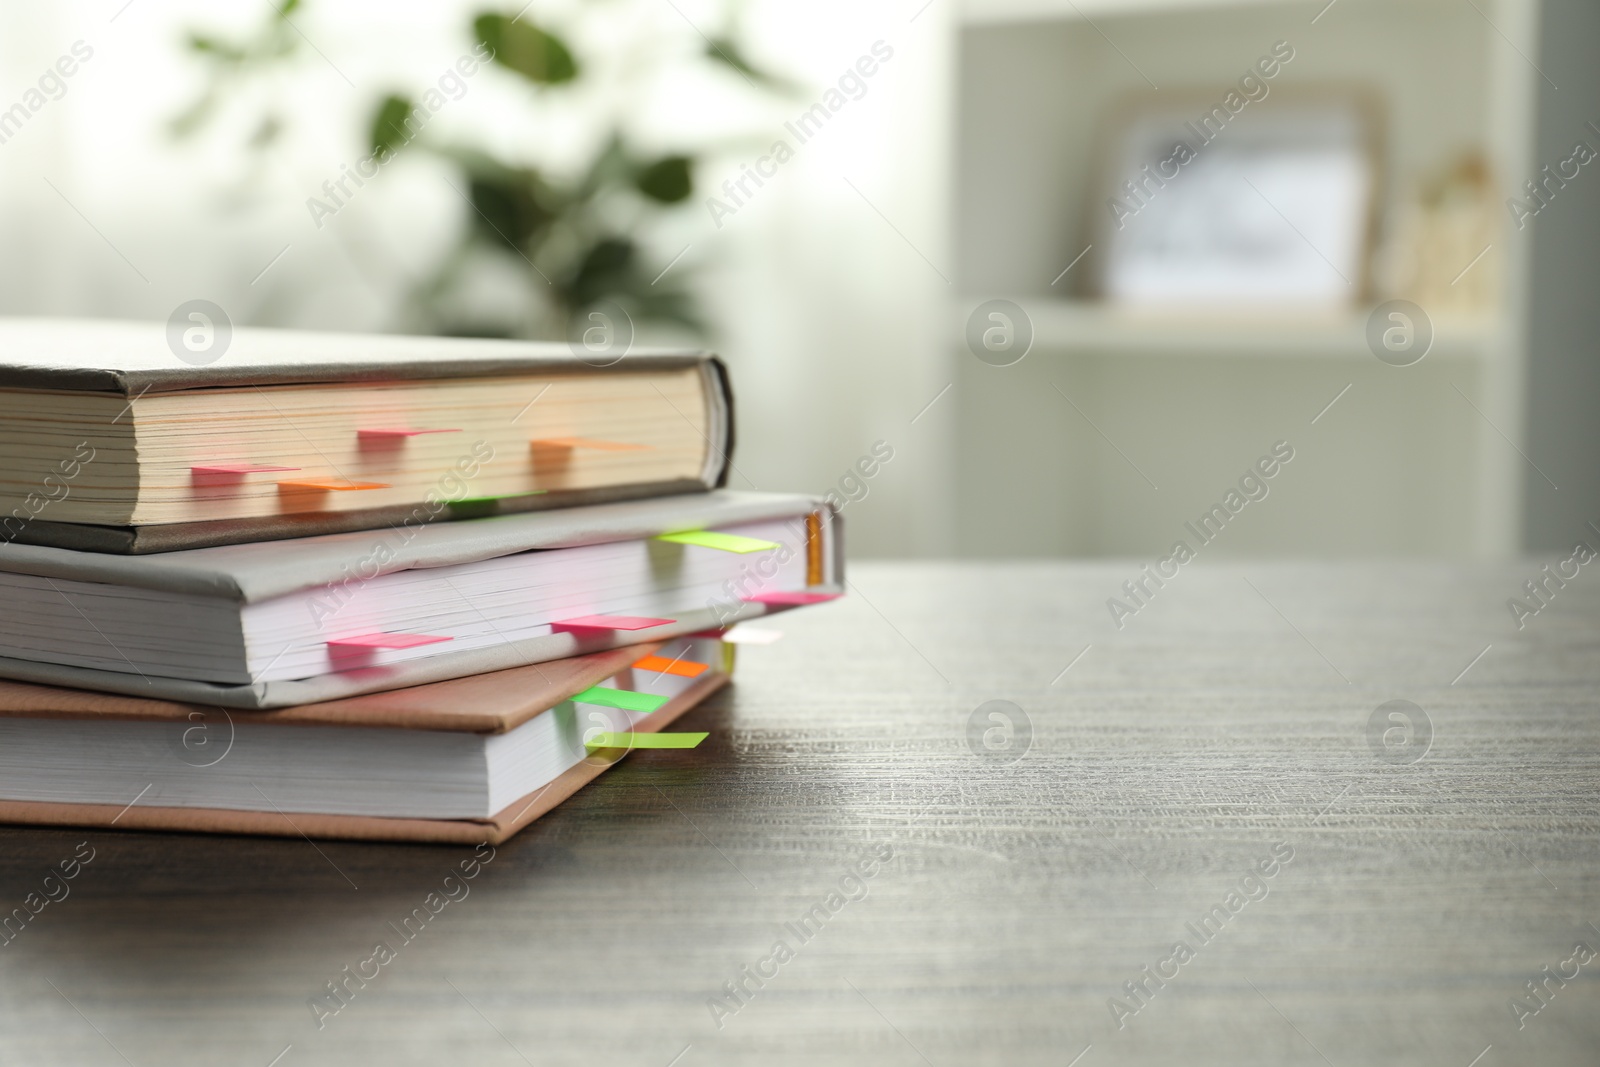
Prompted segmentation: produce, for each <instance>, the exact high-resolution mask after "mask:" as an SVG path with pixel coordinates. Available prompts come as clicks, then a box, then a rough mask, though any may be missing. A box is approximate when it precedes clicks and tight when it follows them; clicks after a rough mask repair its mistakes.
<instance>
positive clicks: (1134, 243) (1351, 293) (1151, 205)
mask: <svg viewBox="0 0 1600 1067" xmlns="http://www.w3.org/2000/svg"><path fill="white" fill-rule="evenodd" d="M1256 84H1258V85H1262V84H1264V83H1261V82H1257V83H1256ZM1382 126H1383V123H1382V111H1381V109H1380V107H1379V106H1378V104H1377V102H1376V101H1375V99H1374V98H1373V97H1372V96H1371V95H1370V94H1369V93H1367V92H1366V91H1364V90H1362V89H1360V88H1359V87H1353V86H1324V87H1295V88H1293V89H1290V88H1286V87H1283V86H1278V85H1272V86H1271V87H1270V91H1265V92H1262V94H1261V96H1260V98H1259V99H1249V98H1247V97H1245V96H1244V95H1242V94H1241V93H1240V92H1239V89H1238V87H1235V86H1219V87H1217V88H1214V89H1191V90H1185V91H1181V92H1177V93H1170V92H1169V93H1162V94H1160V95H1159V96H1158V95H1155V94H1142V95H1140V96H1138V97H1132V98H1128V99H1126V100H1124V101H1123V103H1122V104H1121V106H1119V107H1118V108H1116V109H1114V110H1113V112H1112V113H1111V114H1110V115H1109V116H1108V118H1107V121H1106V123H1105V125H1104V130H1103V135H1102V138H1101V143H1102V149H1101V151H1100V154H1099V155H1100V158H1099V168H1100V178H1099V180H1098V182H1097V183H1095V189H1096V195H1095V196H1094V198H1093V200H1092V202H1091V203H1090V204H1089V205H1088V213H1089V226H1088V229H1087V232H1089V233H1091V234H1092V235H1093V241H1094V245H1095V252H1096V255H1095V256H1094V260H1093V266H1092V268H1091V270H1090V272H1089V277H1090V278H1091V283H1090V288H1091V292H1092V295H1094V296H1097V297H1099V298H1100V299H1102V300H1104V301H1105V302H1107V303H1108V304H1111V305H1113V306H1117V307H1124V308H1136V309H1143V310H1155V309H1172V310H1184V311H1221V312H1236V311H1248V310H1269V311H1270V310H1310V309H1327V310H1336V309H1347V308H1349V307H1352V306H1356V305H1359V304H1360V303H1362V302H1364V301H1366V300H1367V299H1368V298H1369V297H1370V295H1371V289H1372V278H1371V275H1372V258H1373V250H1374V247H1375V245H1376V231H1377V217H1378V204H1379V202H1380V199H1381V195H1382V181H1383V169H1384V168H1383V158H1382V150H1381V145H1382V134H1381V131H1382Z"/></svg>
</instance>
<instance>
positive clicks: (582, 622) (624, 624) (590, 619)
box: [550, 615, 678, 633]
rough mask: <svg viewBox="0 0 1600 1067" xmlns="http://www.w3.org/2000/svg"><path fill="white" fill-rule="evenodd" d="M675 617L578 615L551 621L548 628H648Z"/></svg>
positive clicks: (557, 630)
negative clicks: (573, 617) (574, 617)
mask: <svg viewBox="0 0 1600 1067" xmlns="http://www.w3.org/2000/svg"><path fill="white" fill-rule="evenodd" d="M677 621H678V620H677V619H651V618H648V617H645V616H641V615H580V616H578V617H577V618H576V619H562V620H561V621H560V622H553V623H551V624H550V628H551V629H552V630H554V631H555V632H556V633H565V632H567V631H569V630H577V631H582V630H648V629H650V628H651V627H652V626H667V625H669V624H671V623H674V622H677Z"/></svg>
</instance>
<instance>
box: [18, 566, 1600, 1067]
mask: <svg viewBox="0 0 1600 1067" xmlns="http://www.w3.org/2000/svg"><path fill="white" fill-rule="evenodd" d="M1588 570H1589V568H1584V571H1583V573H1581V575H1580V576H1579V577H1578V578H1577V579H1575V580H1573V581H1572V582H1570V583H1568V584H1567V586H1566V587H1565V588H1564V589H1561V590H1560V591H1558V593H1557V594H1556V595H1555V596H1554V597H1553V598H1552V599H1551V600H1550V602H1549V604H1548V606H1546V607H1543V608H1542V609H1541V610H1540V612H1539V613H1538V614H1537V615H1535V616H1532V617H1527V618H1524V619H1523V620H1522V623H1523V627H1522V628H1521V629H1519V628H1518V625H1517V620H1516V619H1515V618H1514V617H1513V616H1512V614H1511V612H1510V611H1509V610H1508V608H1507V606H1506V601H1507V599H1508V598H1509V597H1511V596H1514V595H1516V594H1517V593H1518V592H1519V589H1520V587H1521V585H1522V583H1523V582H1524V581H1526V580H1527V579H1529V578H1531V577H1534V576H1535V574H1536V572H1537V568H1536V567H1535V565H1533V564H1531V563H1509V564H1505V565H1494V566H1476V565H1471V566H1469V565H1449V564H1440V563H1403V562H1397V563H1392V564H1383V565H1375V564H1352V565H1331V564H1330V565H1322V564H1319V565H1296V564H1261V565H1250V566H1237V567H1235V566H1224V565H1211V566H1206V565H1202V564H1196V565H1193V566H1192V567H1191V568H1189V569H1186V570H1184V571H1183V572H1181V573H1180V575H1179V576H1178V577H1177V578H1176V579H1174V580H1173V581H1171V582H1169V583H1168V584H1167V586H1166V587H1165V588H1163V589H1160V590H1159V591H1156V592H1155V594H1154V596H1152V597H1151V598H1150V600H1149V601H1148V603H1147V604H1146V605H1145V606H1144V607H1143V608H1142V609H1141V610H1140V611H1138V612H1137V613H1136V614H1135V615H1133V616H1131V617H1129V618H1126V619H1124V620H1123V622H1124V626H1123V628H1122V629H1120V630H1118V629H1117V628H1116V627H1115V626H1114V625H1113V623H1112V620H1111V616H1110V613H1109V611H1108V609H1107V607H1106V600H1107V598H1108V597H1112V596H1116V595H1118V594H1119V590H1120V586H1121V584H1122V582H1123V581H1125V580H1127V579H1129V578H1133V577H1136V576H1137V568H1136V567H1135V565H1133V564H1116V563H1096V564H1092V565H1088V564H1066V563H1041V564H1017V565H960V564H873V565H860V566H857V567H855V568H854V569H853V571H852V575H851V585H852V594H853V595H852V596H850V597H849V598H847V599H845V600H843V601H840V602H837V603H834V604H830V605H826V606H822V607H817V608H811V609H806V610H803V611H797V612H793V613H790V614H787V615H785V616H783V617H782V618H781V620H778V621H776V622H775V623H774V624H773V625H776V626H779V627H781V628H782V629H783V630H784V631H785V637H784V639H783V640H782V641H781V642H779V643H778V644H775V645H771V646H766V647H755V646H746V647H745V648H744V649H743V650H742V652H741V662H740V664H739V675H738V681H737V682H736V684H735V686H734V687H733V689H731V690H729V691H727V692H725V693H724V694H722V695H719V696H718V697H717V698H715V699H714V700H713V701H712V702H711V703H709V704H708V705H707V706H706V707H704V708H702V709H699V710H697V711H696V712H694V713H692V714H691V715H690V716H688V717H686V718H685V719H684V720H682V723H681V725H682V726H683V727H684V728H686V729H701V730H709V731H711V732H712V737H711V739H710V740H709V741H708V742H707V743H706V744H705V745H703V746H702V747H701V748H700V749H698V750H696V751H693V752H642V753H635V754H633V755H631V756H629V757H628V758H627V759H626V760H625V761H624V762H623V763H622V764H621V765H619V766H618V767H617V768H615V769H614V770H612V771H611V772H609V773H608V774H606V775H604V776H602V777H601V778H600V779H599V780H598V781H597V782H595V783H594V784H593V785H591V786H589V787H588V788H586V789H585V790H583V791H582V792H581V793H579V794H578V795H577V796H575V797H574V798H573V799H572V800H571V801H569V802H568V803H567V804H566V805H564V806H563V807H562V808H560V809H558V810H557V811H555V812H554V813H552V814H551V815H549V816H548V817H546V818H545V819H543V820H542V821H540V822H539V823H536V824H535V825H534V826H532V827H531V828H530V829H529V830H527V831H526V832H524V833H523V834H522V835H521V836H520V837H518V838H517V839H515V840H514V841H512V842H510V843H509V844H507V845H504V846H502V847H501V848H500V849H499V850H498V852H497V853H496V854H495V855H494V857H493V859H492V861H491V862H489V863H488V865H487V866H485V867H483V868H482V870H481V873H479V875H478V877H477V878H475V879H474V880H473V881H471V882H470V883H468V886H469V889H470V891H469V893H468V895H467V896H465V897H464V898H462V899H459V900H457V901H454V902H452V903H449V904H447V905H445V906H443V907H442V909H440V910H439V911H438V914H437V915H436V916H434V917H432V918H431V921H430V922H429V923H427V925H426V926H425V927H423V928H422V932H421V933H419V934H417V935H416V936H415V938H414V940H411V941H409V942H404V941H402V940H401V939H400V938H399V937H397V936H396V935H395V934H394V932H393V930H392V928H391V926H390V925H389V924H391V923H394V924H399V923H400V922H401V920H403V919H404V918H405V917H406V916H407V915H409V914H411V913H412V911H413V909H416V908H418V907H423V906H424V905H425V902H426V901H427V900H428V897H429V894H430V893H433V892H435V891H436V890H439V889H441V888H442V886H443V885H444V878H445V876H446V875H447V874H449V873H450V872H451V871H452V870H455V869H456V868H457V866H458V865H459V863H460V861H461V860H463V859H466V858H469V857H470V856H471V855H472V851H471V850H470V849H465V848H458V847H431V846H426V847H425V846H390V845H384V846H379V845H363V844H354V843H339V842H325V843H321V844H319V845H317V846H313V845H311V844H310V843H308V842H306V841H299V840H254V839H246V838H228V837H198V836H181V835H170V836H168V835H156V834H141V833H122V834H119V833H108V832H101V831H95V832H92V833H91V832H78V833H73V832H69V831H59V832H58V831H46V830H32V829H0V835H3V845H4V847H3V850H0V908H3V909H4V910H9V909H10V908H11V907H13V906H19V905H20V904H21V903H22V900H23V898H24V897H25V896H26V895H27V894H28V893H30V892H34V891H36V890H38V889H39V887H40V886H41V883H42V881H43V879H44V878H45V876H46V875H47V874H48V873H49V869H50V867H51V866H52V865H53V864H56V863H58V862H59V861H61V860H63V859H66V858H68V857H69V856H70V855H71V854H72V852H73V850H74V847H75V846H76V845H77V843H78V842H80V841H84V840H86V839H87V840H88V841H89V842H90V846H89V847H92V848H93V850H94V858H93V860H92V862H91V863H90V864H88V865H87V866H85V867H84V868H83V869H82V870H81V871H80V873H79V875H78V877H77V878H76V879H75V880H74V881H73V882H71V883H70V887H71V895H70V896H69V897H67V898H66V899H63V900H60V901H59V902H56V903H52V904H50V905H48V906H47V907H46V908H45V910H43V911H42V912H41V913H40V914H39V915H38V917H37V918H36V919H35V920H34V921H33V922H31V923H30V924H29V925H28V926H27V927H26V928H25V929H24V930H23V932H22V934H21V935H20V936H18V937H17V938H16V939H15V940H13V941H12V942H11V943H10V944H9V945H7V946H6V947H4V948H0V1063H6V1064H11V1063H29V1064H33V1063H40V1064H43V1063H51V1064H69V1063H70V1064H77V1063H82V1064H107V1065H110V1064H118V1063H124V1062H126V1063H130V1064H137V1065H140V1067H143V1065H146V1064H150V1065H154V1064H189V1063H195V1064H199V1063H206V1064H222V1063H227V1064H243V1065H256V1067H267V1065H268V1064H271V1063H279V1064H281V1065H283V1067H295V1065H299V1064H334V1063H385V1064H440V1063H462V1062H472V1063H483V1064H501V1063H503V1064H517V1063H529V1064H539V1065H541V1067H543V1065H547V1064H549V1065H555V1064H585V1065H592V1064H627V1065H638V1067H668V1065H669V1064H670V1065H674V1067H698V1065H701V1064H734V1063H751V1062H761V1063H763V1064H791V1063H792V1064H814V1063H833V1064H852V1063H862V1064H868V1063H870V1064H906V1065H914V1064H931V1065H938V1067H945V1065H951V1067H954V1065H958V1064H959V1065H971V1064H1005V1065H1021V1064H1052V1065H1060V1067H1066V1065H1068V1064H1075V1065H1078V1067H1102V1065H1108V1064H1147V1063H1148V1064H1157V1063H1161V1064H1172V1063H1181V1064H1212V1063H1215V1064H1227V1065H1230V1067H1238V1065H1243V1064H1263V1065H1267V1064H1270V1065H1274V1067H1280V1065H1285V1064H1322V1063H1327V1064H1331V1065H1337V1067H1347V1065H1360V1064H1385V1065H1404V1064H1417V1065H1424V1064H1426V1065H1429V1067H1469V1065H1477V1067H1503V1065H1506V1064H1542V1065H1550V1064H1567V1063H1571V1064H1585V1065H1592V1064H1594V1063H1596V1062H1597V1061H1600V995H1597V990H1600V982H1597V981H1596V977H1597V975H1600V958H1597V959H1594V960H1591V961H1589V962H1588V963H1587V964H1586V965H1585V964H1583V963H1582V962H1580V961H1581V960H1582V959H1583V953H1581V952H1580V953H1578V954H1577V955H1576V956H1575V955H1574V950H1575V946H1576V945H1577V944H1578V943H1580V942H1582V943H1583V944H1584V945H1585V946H1587V947H1592V948H1594V949H1600V928H1597V924H1600V895H1597V886H1600V863H1597V859H1600V838H1597V831H1600V812H1597V797H1600V790H1597V786H1600V716H1597V714H1596V712H1597V708H1600V576H1596V575H1592V574H1590V573H1588ZM1485 650H1487V651H1485ZM1393 700H1402V701H1410V702H1411V704H1409V705H1405V704H1402V705H1392V706H1390V707H1388V708H1386V709H1384V710H1383V711H1381V712H1379V711H1378V710H1377V709H1379V707H1380V706H1381V705H1385V704H1387V702H1389V701H1393ZM991 701H1002V702H1007V703H1001V704H990V702H991ZM1375 715H1376V720H1377V721H1376V723H1375V724H1374V718H1375ZM996 716H998V717H996ZM1407 716H1409V719H1408V718H1407ZM1408 722H1409V724H1410V726H1409V729H1408V726H1407V724H1408ZM881 857H886V858H881ZM1286 857H1287V859H1285V858H1286ZM1263 871H1270V872H1271V874H1270V876H1268V875H1267V874H1265V873H1263ZM863 872H864V873H863ZM434 899H435V900H437V899H438V898H434ZM436 907H437V905H436ZM425 911H426V909H425ZM808 915H810V916H812V917H811V918H810V919H807V918H806V917H807V916H808ZM802 920H804V921H806V922H807V923H808V924H809V925H808V926H804V927H802V926H800V925H799V924H800V923H801V922H802ZM385 940H386V941H387V942H390V943H398V944H399V948H398V950H397V951H395V952H394V957H393V958H392V959H391V960H389V961H388V962H387V963H386V964H384V965H383V966H381V967H379V968H378V972H379V973H378V975H377V977H375V978H373V979H372V980H371V981H369V982H367V983H366V984H365V986H364V987H358V986H357V985H356V983H355V982H354V981H352V982H351V983H350V985H349V988H350V989H352V992H351V993H350V994H348V1003H347V1004H346V1005H345V1006H344V1007H343V1008H342V1009H341V1010H340V1011H339V1012H338V1013H337V1014H327V1015H324V1016H323V1017H322V1018H321V1020H320V1021H321V1024H322V1025H321V1027H320V1028H319V1026H318V1019H317V1013H316V1012H315V1011H314V1010H313V1009H312V1008H311V1007H310V1006H309V1001H310V1000H311V999H312V998H313V997H315V995H316V994H317V993H319V992H321V991H324V990H325V987H326V983H327V982H329V981H330V980H333V979H336V978H338V977H340V976H341V974H342V969H343V968H345V967H347V966H349V967H351V968H357V967H359V966H362V965H363V961H365V960H367V959H368V958H369V957H371V956H372V955H373V949H374V946H375V945H376V943H377V942H379V941H385ZM780 941H781V942H783V947H782V949H781V950H779V949H778V947H777V943H778V942H780ZM1179 942H1181V943H1182V946H1183V947H1182V950H1181V951H1178V952H1175V951H1174V950H1175V947H1176V945H1177V944H1178V943H1179ZM746 968H748V970H747V969H746ZM1146 968H1149V970H1146ZM1546 968H1549V972H1548V976H1546V973H1545V969H1546ZM1574 968H1578V969H1579V973H1578V976H1577V977H1576V978H1573V979H1570V980H1566V981H1563V980H1562V979H1561V978H1560V977H1559V976H1560V974H1561V972H1562V971H1563V970H1565V972H1566V973H1567V974H1568V975H1571V973H1572V971H1573V969H1574ZM367 973H371V968H370V967H369V968H367ZM762 974H765V975H766V976H767V977H764V978H763V977H761V975H762ZM1152 975H1154V976H1156V977H1151V976H1152ZM1162 975H1164V976H1166V977H1165V978H1162V977H1160V976H1162ZM1533 980H1540V981H1542V982H1543V985H1542V986H1541V987H1539V988H1540V989H1541V990H1542V992H1543V996H1542V997H1540V998H1537V999H1536V998H1535V997H1534V996H1533V995H1532V994H1530V992H1529V991H1528V988H1527V985H1526V983H1528V982H1530V981H1533ZM740 982H742V983H743V991H742V992H741V993H740V995H739V996H738V998H730V997H729V995H728V993H727V989H728V983H740ZM1130 983H1135V984H1134V985H1133V986H1132V987H1131V991H1130V986H1129V984H1130ZM1518 1001H1520V1002H1522V1003H1523V1004H1524V1007H1523V1008H1522V1010H1521V1011H1520V1012H1518V1011H1516V1010H1514V1009H1513V1007H1512V1005H1513V1003H1514V1002H1518ZM1535 1008H1537V1009H1538V1010H1537V1011H1535V1010H1534V1009H1535ZM274 1057H281V1058H279V1059H277V1060H275V1059H274Z"/></svg>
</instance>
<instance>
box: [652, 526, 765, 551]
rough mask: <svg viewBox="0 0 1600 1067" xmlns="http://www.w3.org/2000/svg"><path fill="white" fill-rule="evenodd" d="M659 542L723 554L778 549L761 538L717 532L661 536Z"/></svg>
mask: <svg viewBox="0 0 1600 1067" xmlns="http://www.w3.org/2000/svg"><path fill="white" fill-rule="evenodd" d="M656 540H657V541H668V542H670V543H672V544H675V545H698V546H699V547H701V548H715V549H717V550H718V551H721V552H738V553H741V554H742V553H746V552H767V551H770V550H771V549H774V548H777V547H778V543H777V542H776V541H763V540H761V539H760V538H759V537H742V536H740V535H739V534H731V533H721V532H719V531H717V530H685V531H683V532H682V533H670V534H661V535H660V536H659V537H657V538H656Z"/></svg>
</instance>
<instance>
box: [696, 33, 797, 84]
mask: <svg viewBox="0 0 1600 1067" xmlns="http://www.w3.org/2000/svg"><path fill="white" fill-rule="evenodd" d="M706 58H708V59H712V60H715V61H716V62H718V63H721V64H723V65H724V66H727V67H729V68H730V69H732V70H736V71H738V72H739V73H740V74H742V75H744V77H745V80H746V81H749V82H752V83H756V82H759V83H760V84H762V85H765V86H766V87H767V88H769V89H779V90H782V91H785V92H793V91H794V90H795V89H797V88H798V86H796V85H795V83H794V82H792V81H790V80H789V79H787V78H780V77H778V76H777V75H776V74H768V73H767V72H766V71H764V70H762V69H760V68H759V67H757V66H756V65H755V64H753V63H751V62H750V60H749V59H747V58H745V54H744V52H743V51H741V50H740V48H739V46H738V45H737V44H735V43H734V42H733V40H732V39H731V38H728V37H713V38H711V39H710V40H709V41H707V42H706Z"/></svg>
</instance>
